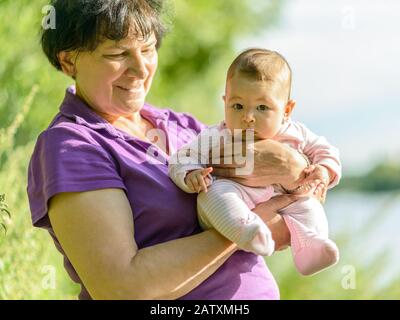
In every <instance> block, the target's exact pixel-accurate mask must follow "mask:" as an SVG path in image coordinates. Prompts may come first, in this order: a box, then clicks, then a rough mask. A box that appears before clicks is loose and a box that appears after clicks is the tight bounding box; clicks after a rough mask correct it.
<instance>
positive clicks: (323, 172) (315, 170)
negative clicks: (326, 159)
mask: <svg viewBox="0 0 400 320" xmlns="http://www.w3.org/2000/svg"><path fill="white" fill-rule="evenodd" d="M304 173H305V174H306V177H305V178H304V179H303V180H302V181H301V182H300V183H301V185H303V186H304V188H305V189H306V191H310V190H312V189H314V192H313V195H317V196H318V195H319V198H320V199H322V200H325V196H326V191H327V189H328V185H329V183H330V182H331V180H332V177H331V174H330V172H329V169H328V168H327V167H325V166H323V165H320V164H315V165H314V164H313V165H311V166H309V167H308V168H306V169H304Z"/></svg>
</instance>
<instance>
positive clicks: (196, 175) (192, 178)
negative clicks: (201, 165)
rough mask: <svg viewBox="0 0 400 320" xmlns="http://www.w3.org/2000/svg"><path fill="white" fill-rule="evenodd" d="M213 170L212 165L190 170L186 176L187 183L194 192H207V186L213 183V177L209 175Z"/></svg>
mask: <svg viewBox="0 0 400 320" xmlns="http://www.w3.org/2000/svg"><path fill="white" fill-rule="evenodd" d="M212 171H213V168H212V167H208V168H205V169H197V170H193V171H191V172H189V173H188V174H187V175H186V177H185V183H186V185H187V186H188V187H189V189H190V190H192V191H193V192H197V193H200V191H204V192H207V191H208V190H207V187H208V186H210V185H211V181H212V180H211V178H210V177H209V176H208V175H209V174H210V173H211V172H212Z"/></svg>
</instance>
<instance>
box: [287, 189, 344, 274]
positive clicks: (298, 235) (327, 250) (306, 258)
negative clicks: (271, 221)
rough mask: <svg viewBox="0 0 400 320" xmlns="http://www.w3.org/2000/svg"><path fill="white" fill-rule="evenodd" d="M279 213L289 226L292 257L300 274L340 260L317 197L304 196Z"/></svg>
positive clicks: (315, 270) (319, 269) (312, 272)
mask: <svg viewBox="0 0 400 320" xmlns="http://www.w3.org/2000/svg"><path fill="white" fill-rule="evenodd" d="M280 212H281V213H282V216H283V218H284V219H285V222H286V224H287V226H288V228H289V231H290V235H291V247H292V254H293V260H294V263H295V266H296V268H297V270H298V271H299V272H300V273H301V274H303V275H311V274H314V273H316V272H319V271H321V270H323V269H325V268H327V267H329V266H331V265H334V264H335V263H336V262H337V261H338V260H339V250H338V248H337V246H336V244H335V243H334V242H333V241H332V240H330V239H329V238H328V221H327V219H326V215H325V211H324V208H323V206H322V205H321V203H320V202H319V201H318V200H316V199H315V198H311V197H304V198H301V199H299V200H298V201H296V202H294V203H292V204H290V205H289V206H287V207H286V208H284V209H282V210H280Z"/></svg>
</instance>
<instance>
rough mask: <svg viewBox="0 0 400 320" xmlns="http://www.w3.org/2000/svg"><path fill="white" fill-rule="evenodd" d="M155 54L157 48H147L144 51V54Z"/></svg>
mask: <svg viewBox="0 0 400 320" xmlns="http://www.w3.org/2000/svg"><path fill="white" fill-rule="evenodd" d="M154 52H155V48H154V47H150V48H146V49H144V50H143V51H142V53H143V54H152V53H154Z"/></svg>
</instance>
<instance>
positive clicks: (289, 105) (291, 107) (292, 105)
mask: <svg viewBox="0 0 400 320" xmlns="http://www.w3.org/2000/svg"><path fill="white" fill-rule="evenodd" d="M295 106H296V101H295V100H293V99H290V100H289V101H288V102H287V103H286V106H285V115H287V116H288V117H289V116H290V115H291V114H292V112H293V110H294V108H295Z"/></svg>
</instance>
